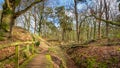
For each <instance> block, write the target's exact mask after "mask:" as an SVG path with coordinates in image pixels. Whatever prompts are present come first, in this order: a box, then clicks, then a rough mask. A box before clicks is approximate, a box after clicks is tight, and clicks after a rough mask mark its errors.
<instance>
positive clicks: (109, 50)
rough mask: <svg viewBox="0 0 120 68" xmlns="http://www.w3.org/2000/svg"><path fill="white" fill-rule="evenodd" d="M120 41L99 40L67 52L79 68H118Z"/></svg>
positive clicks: (119, 63)
mask: <svg viewBox="0 0 120 68" xmlns="http://www.w3.org/2000/svg"><path fill="white" fill-rule="evenodd" d="M119 42H120V39H117V38H116V39H109V41H108V40H107V39H101V40H96V41H90V42H88V43H86V44H84V45H80V46H79V45H77V46H76V47H72V48H69V49H68V50H67V53H68V55H69V56H70V57H71V58H72V59H73V60H74V61H75V63H76V64H77V65H78V66H79V67H81V68H120V43H119Z"/></svg>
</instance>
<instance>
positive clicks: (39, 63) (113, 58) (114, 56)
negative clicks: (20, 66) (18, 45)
mask: <svg viewBox="0 0 120 68" xmlns="http://www.w3.org/2000/svg"><path fill="white" fill-rule="evenodd" d="M12 37H13V38H11V39H9V40H8V39H7V38H5V39H3V40H2V41H0V45H2V46H0V48H3V46H7V44H10V43H14V42H25V41H32V39H33V37H32V36H31V34H30V33H29V32H28V31H27V30H25V29H23V28H20V27H14V29H13V35H12ZM36 39H37V40H39V41H40V46H39V47H38V48H37V49H38V50H39V52H38V53H37V55H36V56H35V57H34V58H33V59H31V60H30V62H28V64H27V65H26V67H25V68H38V67H39V68H120V39H119V38H113V39H99V40H91V41H88V42H86V43H84V44H74V43H68V44H66V43H63V44H64V45H61V44H60V42H58V41H52V42H49V41H46V40H45V39H43V38H41V37H37V36H36ZM37 49H36V50H37ZM14 52H15V47H9V48H3V49H0V54H2V55H0V59H2V58H3V57H8V56H9V55H10V54H13V53H14ZM14 60H15V59H12V61H14ZM1 65H3V66H4V67H0V68H13V66H14V63H13V62H12V63H10V64H9V63H7V64H6V63H4V64H2V63H1V62H0V66H1Z"/></svg>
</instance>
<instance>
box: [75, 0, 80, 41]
mask: <svg viewBox="0 0 120 68" xmlns="http://www.w3.org/2000/svg"><path fill="white" fill-rule="evenodd" d="M74 4H75V6H74V9H75V17H76V38H77V42H78V43H79V38H80V37H79V25H78V12H77V1H76V0H74Z"/></svg>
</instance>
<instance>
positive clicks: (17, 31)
mask: <svg viewBox="0 0 120 68" xmlns="http://www.w3.org/2000/svg"><path fill="white" fill-rule="evenodd" d="M31 40H32V36H31V34H30V32H28V31H27V30H25V29H23V28H21V27H16V26H15V27H13V32H12V38H5V39H4V40H2V41H0V44H1V45H2V44H9V43H12V42H16V41H21V42H22V41H31Z"/></svg>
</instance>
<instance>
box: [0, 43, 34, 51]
mask: <svg viewBox="0 0 120 68" xmlns="http://www.w3.org/2000/svg"><path fill="white" fill-rule="evenodd" d="M32 43H35V41H27V42H15V43H10V44H4V45H0V50H1V49H3V48H7V47H11V46H16V45H23V44H32Z"/></svg>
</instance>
